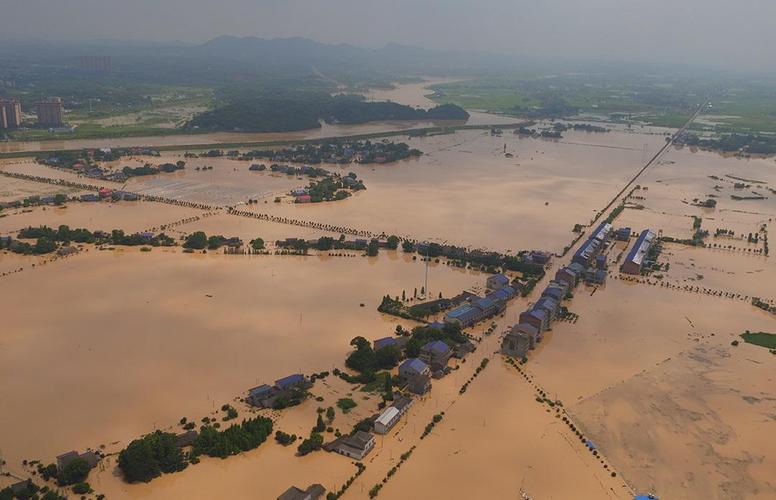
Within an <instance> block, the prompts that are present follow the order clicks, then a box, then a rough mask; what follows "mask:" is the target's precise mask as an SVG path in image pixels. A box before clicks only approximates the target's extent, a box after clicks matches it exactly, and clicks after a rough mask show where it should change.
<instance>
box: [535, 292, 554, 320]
mask: <svg viewBox="0 0 776 500" xmlns="http://www.w3.org/2000/svg"><path fill="white" fill-rule="evenodd" d="M534 308H536V309H542V310H544V311H545V312H546V313H547V317H548V318H549V321H550V322H553V321H555V318H557V317H558V313H559V312H560V303H559V302H558V301H556V300H555V299H553V298H551V297H542V298H540V299H539V300H537V301H536V304H534Z"/></svg>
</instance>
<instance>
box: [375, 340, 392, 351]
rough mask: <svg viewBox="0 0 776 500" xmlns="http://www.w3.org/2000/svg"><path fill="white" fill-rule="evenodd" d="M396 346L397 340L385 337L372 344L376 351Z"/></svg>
mask: <svg viewBox="0 0 776 500" xmlns="http://www.w3.org/2000/svg"><path fill="white" fill-rule="evenodd" d="M396 344H397V343H396V339H395V338H394V337H383V338H381V339H377V340H375V341H374V342H372V345H373V349H374V350H375V351H378V350H380V349H382V348H383V347H388V346H395V345H396Z"/></svg>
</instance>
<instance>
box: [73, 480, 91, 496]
mask: <svg viewBox="0 0 776 500" xmlns="http://www.w3.org/2000/svg"><path fill="white" fill-rule="evenodd" d="M90 491H92V488H91V486H89V483H76V484H75V485H74V486H73V493H76V494H78V495H85V494H87V493H89V492H90Z"/></svg>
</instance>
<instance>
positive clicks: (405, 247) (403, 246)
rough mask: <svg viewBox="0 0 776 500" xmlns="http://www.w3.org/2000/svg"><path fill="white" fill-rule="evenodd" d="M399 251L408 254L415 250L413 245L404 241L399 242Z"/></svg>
mask: <svg viewBox="0 0 776 500" xmlns="http://www.w3.org/2000/svg"><path fill="white" fill-rule="evenodd" d="M401 249H402V250H404V251H405V252H407V253H409V252H412V251H413V250H414V249H415V245H414V244H413V243H412V242H411V241H407V240H404V241H402V242H401Z"/></svg>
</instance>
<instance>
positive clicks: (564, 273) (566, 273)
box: [555, 266, 578, 289]
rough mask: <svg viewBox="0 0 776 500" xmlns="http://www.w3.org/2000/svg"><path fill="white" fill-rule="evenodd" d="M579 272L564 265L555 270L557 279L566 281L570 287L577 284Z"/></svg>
mask: <svg viewBox="0 0 776 500" xmlns="http://www.w3.org/2000/svg"><path fill="white" fill-rule="evenodd" d="M577 278H578V276H577V274H576V273H575V272H574V271H572V270H571V269H570V268H569V266H564V267H561V268H560V269H558V270H557V271H556V272H555V281H559V282H561V283H565V284H566V285H567V286H568V288H569V289H571V288H574V286H576V284H577Z"/></svg>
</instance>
